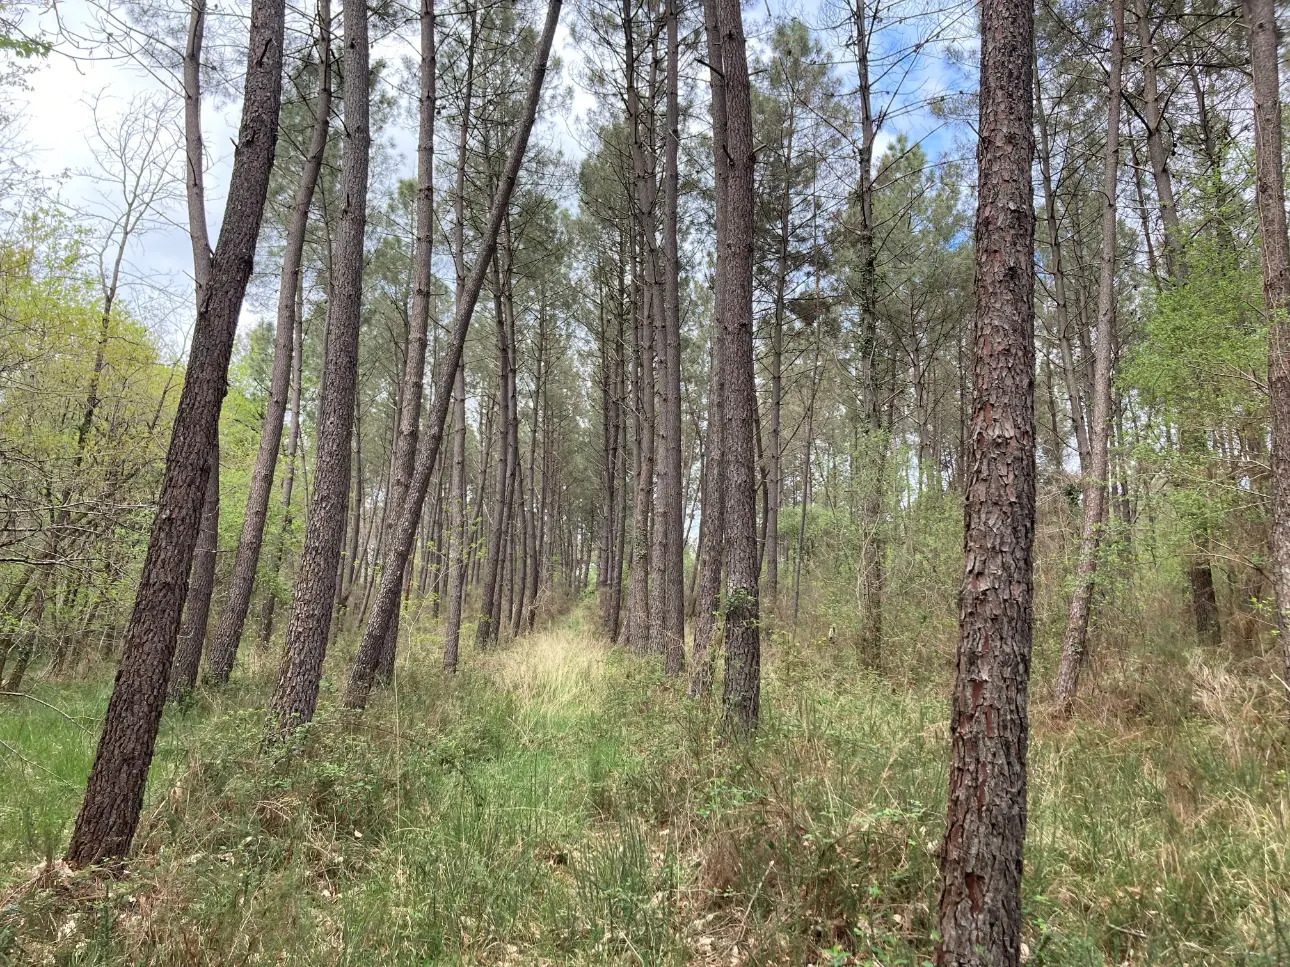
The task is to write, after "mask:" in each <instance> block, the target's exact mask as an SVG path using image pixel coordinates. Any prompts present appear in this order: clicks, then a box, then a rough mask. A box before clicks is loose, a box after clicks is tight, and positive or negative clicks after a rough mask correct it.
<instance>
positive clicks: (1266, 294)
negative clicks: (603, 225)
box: [1241, 0, 1290, 710]
mask: <svg viewBox="0 0 1290 967" xmlns="http://www.w3.org/2000/svg"><path fill="white" fill-rule="evenodd" d="M1241 9H1242V13H1243V15H1244V18H1245V25H1246V28H1247V29H1248V30H1249V44H1250V66H1251V68H1252V70H1253V75H1254V83H1253V88H1254V163H1255V170H1256V180H1255V202H1256V205H1257V207H1258V211H1259V234H1260V235H1261V236H1262V242H1263V245H1262V259H1263V302H1264V306H1265V308H1266V310H1267V313H1268V317H1269V318H1268V389H1269V391H1270V396H1271V398H1272V537H1271V542H1272V548H1271V550H1272V555H1271V556H1272V588H1273V594H1274V595H1275V598H1276V606H1277V627H1278V628H1279V629H1280V631H1281V639H1282V645H1281V647H1282V652H1281V654H1282V662H1283V671H1282V683H1283V687H1285V688H1286V702H1287V709H1288V710H1290V685H1285V683H1287V682H1290V238H1287V233H1286V200H1285V172H1284V168H1283V162H1282V160H1281V151H1282V137H1281V80H1280V77H1279V62H1280V51H1279V48H1278V45H1277V18H1276V4H1275V3H1274V2H1273V0H1243V3H1242V5H1241Z"/></svg>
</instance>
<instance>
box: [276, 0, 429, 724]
mask: <svg viewBox="0 0 1290 967" xmlns="http://www.w3.org/2000/svg"><path fill="white" fill-rule="evenodd" d="M344 29H345V55H344V68H345V143H344V155H343V157H342V160H341V173H340V194H341V198H342V199H343V201H342V205H341V211H340V222H339V226H338V228H337V232H336V245H335V251H334V259H333V268H332V284H331V293H330V296H331V301H330V303H329V305H328V313H327V349H326V353H325V356H324V359H323V387H322V399H321V401H320V403H319V407H318V444H317V453H316V456H315V458H314V492H313V498H312V500H311V501H310V503H309V514H308V517H307V518H306V520H305V543H304V547H303V548H302V549H301V553H300V563H299V566H298V567H297V569H296V581H295V591H294V593H293V597H292V601H291V617H290V619H289V621H288V623H287V640H286V646H285V649H284V652H283V657H282V663H281V665H280V667H279V671H278V681H277V686H276V687H275V689H274V692H273V697H272V698H271V699H270V702H269V711H270V714H271V718H272V724H271V726H270V736H269V738H270V739H271V740H273V741H282V740H285V739H286V738H287V737H289V736H290V734H291V733H292V732H293V731H294V730H295V729H296V728H298V727H299V726H301V725H305V724H307V723H308V722H310V721H311V720H312V719H313V715H314V710H315V708H316V706H317V704H318V685H319V683H320V681H321V680H322V664H323V658H324V657H325V655H326V652H327V639H328V633H329V629H330V625H331V618H332V613H333V607H334V604H335V600H336V590H337V582H338V576H339V568H340V563H341V554H340V552H341V544H342V542H343V540H344V534H345V520H346V509H347V505H348V501H349V474H350V443H351V434H352V432H353V429H354V398H355V395H356V392H355V391H356V384H357V380H358V332H359V326H360V323H361V319H362V315H361V309H362V296H363V233H364V229H365V227H366V225H367V180H368V178H367V176H368V162H369V154H370V149H371V131H370V125H369V107H370V105H369V93H368V62H369V47H368V31H367V6H366V3H364V2H360V0H352V2H351V3H349V4H348V5H346V7H345V9H344ZM354 513H355V515H357V513H358V509H357V508H355V510H354ZM414 529H415V528H414ZM402 576H403V569H402V567H401V566H400V568H399V572H398V574H396V575H395V578H396V579H399V583H400V585H401V584H402V580H401V579H402Z"/></svg>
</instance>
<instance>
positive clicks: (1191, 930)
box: [0, 612, 1290, 967]
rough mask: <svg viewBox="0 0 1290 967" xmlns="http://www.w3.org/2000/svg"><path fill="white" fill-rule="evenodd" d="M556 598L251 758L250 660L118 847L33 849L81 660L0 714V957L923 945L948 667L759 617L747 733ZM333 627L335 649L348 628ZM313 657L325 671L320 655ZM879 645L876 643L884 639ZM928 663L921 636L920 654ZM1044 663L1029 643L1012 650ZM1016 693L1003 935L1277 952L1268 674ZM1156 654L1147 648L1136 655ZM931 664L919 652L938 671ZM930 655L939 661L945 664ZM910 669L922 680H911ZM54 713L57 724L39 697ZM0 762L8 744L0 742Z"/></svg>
mask: <svg viewBox="0 0 1290 967" xmlns="http://www.w3.org/2000/svg"><path fill="white" fill-rule="evenodd" d="M585 621H586V619H585V618H584V617H583V616H581V615H580V614H579V613H576V612H575V615H574V616H573V617H572V618H570V619H568V620H567V621H566V622H564V623H563V624H561V625H560V626H558V627H557V628H555V629H554V630H552V631H550V632H547V633H544V634H540V635H537V636H535V637H534V638H532V639H528V640H523V641H520V642H518V643H516V644H515V645H514V646H513V647H512V648H510V649H507V650H503V651H500V652H498V653H495V654H492V655H489V656H486V657H481V656H471V657H470V660H468V662H467V664H466V670H465V671H464V672H463V674H462V675H460V676H459V677H458V678H457V679H455V680H446V679H445V678H444V676H442V674H440V673H439V672H438V671H437V670H436V669H437V661H436V660H435V654H434V653H435V650H436V649H437V642H436V640H435V638H434V636H433V634H425V635H418V636H417V640H418V641H419V642H421V643H420V644H418V645H417V647H416V648H415V649H414V653H413V654H411V655H407V656H404V658H403V665H402V667H401V669H400V677H399V686H398V690H397V692H395V691H391V692H388V693H385V694H381V695H380V696H379V697H378V698H377V699H376V702H375V705H374V707H373V708H372V709H370V710H369V712H368V714H367V715H365V716H364V717H363V718H362V719H357V720H356V719H354V718H352V717H349V716H346V715H343V714H341V713H340V712H339V711H338V710H337V709H336V707H335V706H336V702H335V700H334V698H335V696H334V695H332V694H325V695H324V697H323V701H322V703H321V708H322V714H321V715H320V717H319V719H318V721H317V722H316V723H315V724H314V725H313V726H311V727H310V729H309V730H308V733H307V735H306V737H305V738H304V740H303V743H302V746H301V748H300V749H298V750H297V752H296V753H295V754H293V755H291V756H289V757H287V758H284V759H282V760H279V761H272V760H269V759H266V758H264V757H262V756H261V755H260V753H259V751H258V739H259V734H260V727H261V725H262V718H261V711H260V710H261V709H262V707H263V702H264V698H265V690H266V689H267V687H268V684H269V676H268V672H267V668H258V670H257V666H256V665H255V664H254V663H252V669H253V670H252V672H251V673H250V674H248V675H247V676H246V678H245V679H244V680H243V681H241V682H240V683H237V684H235V687H233V688H232V689H230V690H229V691H228V692H226V693H224V694H220V695H216V696H212V695H210V694H207V693H199V695H198V696H197V698H196V699H195V700H194V701H193V702H191V703H190V704H189V705H188V706H187V707H185V708H183V709H177V710H170V711H168V712H167V718H166V722H165V725H164V728H163V732H162V736H161V740H160V742H159V745H158V756H157V761H156V763H155V764H154V767H153V773H152V778H151V782H150V786H149V793H148V798H147V803H146V805H145V809H144V818H143V821H142V823H141V826H140V834H139V837H138V840H137V848H138V851H139V855H138V856H137V857H136V859H135V860H134V861H133V862H132V864H131V869H130V873H129V875H128V876H126V877H124V878H120V879H116V880H109V879H106V878H104V877H102V876H96V875H92V874H86V873H78V874H67V873H66V872H65V871H60V870H58V869H57V868H56V869H54V870H53V871H46V872H45V873H43V874H42V875H39V876H37V875H36V874H37V867H38V866H39V865H40V864H41V863H42V862H43V861H44V860H46V859H47V858H48V857H50V856H54V857H56V856H57V855H58V853H59V851H60V850H61V848H62V847H63V845H64V844H65V842H66V837H67V835H68V833H69V831H70V824H71V821H72V819H73V818H74V815H75V810H76V808H77V806H78V805H79V795H80V791H81V789H82V788H83V783H84V777H85V774H86V772H87V771H88V767H89V763H90V760H91V757H92V754H93V747H94V741H95V738H96V735H95V728H96V726H97V721H98V718H99V716H100V715H101V714H102V710H103V708H104V706H105V704H106V699H107V694H108V688H109V687H110V683H109V680H108V679H107V678H106V676H105V677H103V678H100V679H95V680H92V681H88V682H82V683H71V684H66V685H62V686H59V687H38V688H37V689H36V691H35V693H34V694H35V695H36V696H37V697H39V698H41V699H43V700H44V701H47V702H48V703H49V704H50V705H53V706H56V707H57V708H58V709H59V710H61V712H60V711H55V710H53V709H51V708H48V707H46V706H43V705H40V704H38V703H36V702H33V701H29V700H17V701H14V702H11V703H10V704H8V705H6V706H4V707H3V708H2V709H0V740H3V742H4V743H5V746H4V747H3V748H0V830H3V832H2V833H0V863H2V864H3V871H4V874H5V879H6V882H7V884H8V885H7V886H6V887H3V888H0V890H2V891H3V893H4V899H3V905H4V906H3V910H2V911H0V958H8V960H9V961H10V962H14V963H24V964H25V963H58V964H101V965H118V964H119V965H124V964H195V963H219V964H277V963H288V964H306V965H307V964H319V965H322V964H327V965H336V964H346V965H363V964H409V965H412V964H436V965H437V964H445V965H451V964H498V965H500V964H514V965H521V964H525V965H528V964H571V965H601V964H644V965H661V967H665V965H681V964H714V965H715V964H731V963H747V964H786V965H787V964H792V965H797V964H808V963H815V964H821V965H823V964H832V965H844V964H882V965H892V967H894V965H899V964H905V965H911V967H918V965H921V964H922V963H923V961H924V960H925V959H926V958H928V957H929V956H930V953H931V948H932V945H933V940H932V935H933V928H934V911H935V905H936V898H937V851H938V849H939V846H940V837H941V830H942V823H943V818H942V817H943V810H944V799H945V784H946V766H945V763H946V759H947V751H948V732H947V728H946V725H945V721H946V718H947V715H946V707H945V703H944V700H943V692H944V686H945V684H946V680H945V678H946V676H941V675H939V674H938V671H937V668H936V667H933V668H931V669H929V675H934V676H935V677H937V678H938V680H937V681H935V682H932V683H929V684H927V685H925V686H923V687H922V688H918V689H915V690H912V691H911V690H909V689H908V687H907V685H906V682H905V679H906V677H907V675H908V670H907V669H903V670H902V671H901V672H900V673H899V674H893V673H891V672H885V673H883V674H879V673H877V672H875V671H873V670H869V669H865V668H863V667H862V666H861V665H860V663H859V662H858V660H857V659H856V657H855V655H854V654H853V653H851V652H850V651H849V650H845V649H835V650H834V651H833V652H832V653H831V652H830V651H829V646H828V645H827V644H826V643H825V642H823V641H820V642H817V643H812V644H805V645H801V646H797V647H794V646H791V645H789V644H788V643H787V641H786V640H785V638H784V637H783V636H777V637H776V639H775V642H774V644H773V645H772V647H771V649H770V655H769V658H768V661H767V666H766V669H767V670H766V688H765V697H764V704H763V708H764V716H765V720H764V727H763V728H762V730H761V731H760V733H759V735H758V736H757V737H756V739H755V740H753V741H752V742H750V743H747V744H745V745H737V746H729V745H727V744H725V743H724V742H722V741H721V737H720V730H719V728H718V721H717V710H716V709H714V708H712V707H710V706H707V705H704V704H702V703H694V702H690V701H688V700H687V699H686V698H685V697H684V690H683V688H680V687H674V686H669V685H664V684H660V682H659V678H658V672H657V669H656V668H654V667H653V666H652V665H650V664H648V663H643V662H638V661H635V660H631V659H629V658H627V657H625V656H623V655H621V654H618V653H615V652H610V651H608V650H606V649H604V647H603V646H602V645H601V644H599V643H598V642H597V641H596V640H595V639H594V637H592V635H591V634H590V633H589V632H588V631H587V629H586V627H585ZM342 651H343V649H342ZM344 657H345V656H344V654H338V655H336V656H334V659H333V663H332V664H330V665H329V671H330V673H331V674H332V675H334V676H337V677H339V675H341V674H343V670H344ZM894 657H895V656H888V658H887V664H888V666H890V665H892V664H893V661H894ZM941 657H942V659H944V656H941ZM1050 657H1051V656H1048V655H1046V654H1039V655H1037V664H1039V665H1041V666H1042V663H1043V662H1044V661H1046V660H1048V658H1050ZM1142 660H1143V661H1159V662H1168V663H1171V664H1168V665H1167V667H1168V668H1172V669H1173V670H1174V673H1173V674H1164V673H1163V672H1162V671H1161V669H1160V668H1157V667H1156V666H1152V668H1151V669H1150V673H1151V680H1152V682H1153V683H1154V684H1153V686H1152V689H1154V690H1150V689H1149V690H1146V691H1144V690H1143V686H1142V684H1141V682H1142V680H1143V678H1144V676H1145V675H1146V670H1144V669H1143V668H1142V667H1138V666H1135V665H1134V664H1133V662H1132V661H1127V662H1124V663H1121V664H1120V665H1116V666H1114V667H1107V668H1103V669H1101V670H1100V673H1099V675H1097V676H1094V678H1093V679H1092V680H1093V681H1094V682H1095V683H1096V684H1095V685H1094V686H1093V689H1094V690H1095V692H1096V701H1095V702H1092V701H1091V702H1090V705H1089V707H1087V708H1086V709H1085V711H1084V714H1083V715H1082V717H1081V718H1080V719H1079V720H1077V722H1076V723H1075V724H1073V725H1070V726H1059V725H1057V724H1055V723H1050V722H1049V721H1048V720H1047V718H1046V716H1045V713H1044V712H1043V710H1042V708H1041V707H1039V706H1036V710H1035V715H1034V719H1035V730H1034V739H1033V742H1032V746H1031V760H1030V761H1031V801H1030V837H1029V842H1028V846H1027V857H1026V863H1027V866H1026V880H1025V887H1024V911H1025V939H1026V945H1027V950H1028V957H1029V962H1030V963H1033V964H1052V965H1101V964H1107V965H1110V964H1126V963H1132V964H1135V965H1136V964H1162V965H1163V964H1179V965H1192V964H1206V965H1208V964H1214V965H1218V964H1250V965H1254V964H1258V965H1271V964H1290V926H1287V925H1286V923H1285V922H1284V921H1285V920H1286V919H1287V918H1288V917H1290V900H1287V890H1288V888H1290V861H1288V858H1287V848H1288V847H1290V832H1288V831H1287V818H1290V796H1288V793H1287V783H1286V754H1285V746H1284V743H1283V740H1282V737H1281V730H1282V729H1283V728H1284V725H1283V723H1282V722H1281V721H1280V716H1279V709H1278V708H1277V707H1276V702H1275V701H1274V698H1275V695H1274V693H1273V692H1272V691H1271V689H1270V688H1269V687H1267V686H1265V685H1262V684H1260V682H1259V680H1258V679H1257V678H1256V677H1254V676H1252V675H1249V674H1246V673H1245V672H1244V671H1243V670H1242V669H1240V668H1236V667H1235V666H1233V665H1230V664H1229V663H1226V662H1225V661H1223V660H1221V659H1220V658H1218V657H1217V656H1214V655H1212V654H1211V655H1208V656H1204V657H1201V656H1198V655H1195V654H1192V653H1191V652H1187V651H1185V650H1184V651H1180V652H1179V653H1178V654H1176V655H1165V656H1163V657H1162V656H1156V657H1154V658H1153V657H1150V656H1145V657H1143V658H1142ZM1162 667H1165V666H1162ZM939 668H940V669H941V670H943V669H944V665H943V664H942V665H940V666H939ZM946 674H947V673H946ZM923 677H924V678H927V677H928V675H924V676H923ZM62 713H66V716H70V718H68V717H66V716H64V714H62ZM19 757H21V758H19Z"/></svg>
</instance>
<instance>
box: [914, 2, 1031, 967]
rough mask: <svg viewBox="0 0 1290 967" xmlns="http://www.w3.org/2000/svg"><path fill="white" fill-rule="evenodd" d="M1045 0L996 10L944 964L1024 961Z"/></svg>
mask: <svg viewBox="0 0 1290 967" xmlns="http://www.w3.org/2000/svg"><path fill="white" fill-rule="evenodd" d="M1033 44H1034V8H1033V5H1032V4H1031V3H1030V0H984V3H983V4H982V7H981V86H980V123H979V125H978V132H979V142H978V145H977V170H978V175H977V214H976V229H975V239H976V285H975V288H976V317H975V320H974V322H973V328H972V347H973V352H972V357H971V358H972V413H971V417H970V425H969V431H968V452H967V466H966V475H965V483H966V495H965V498H964V504H965V506H964V539H963V546H964V573H963V585H962V591H961V593H960V598H959V644H958V655H957V673H956V676H955V683H954V692H953V696H952V699H951V715H950V731H951V752H950V786H949V809H948V817H947V822H946V830H945V842H944V847H943V851H942V854H941V880H942V885H941V898H940V907H939V923H940V933H941V940H940V942H939V943H938V944H937V946H936V963H937V965H938V967H948V965H973V967H977V965H979V967H1015V965H1017V964H1019V963H1020V960H1021V862H1022V847H1023V844H1024V842H1025V836H1026V744H1027V740H1028V731H1029V727H1028V723H1027V718H1026V715H1027V712H1026V696H1027V689H1028V685H1029V678H1030V649H1031V641H1032V637H1031V636H1032V628H1033V617H1034V615H1033V605H1032V594H1033V573H1032V561H1031V548H1032V545H1033V541H1034V531H1035V440H1034V423H1035V400H1034V369H1035V349H1034V256H1035V215H1034V199H1033V192H1032V187H1031V170H1030V168H1031V162H1032V159H1033V156H1034V128H1033V120H1034V119H1033V103H1034V100H1033V99H1034V86H1033V85H1034V81H1033V77H1032V73H1031V72H1032V70H1033V60H1032V56H1031V51H1032V49H1033Z"/></svg>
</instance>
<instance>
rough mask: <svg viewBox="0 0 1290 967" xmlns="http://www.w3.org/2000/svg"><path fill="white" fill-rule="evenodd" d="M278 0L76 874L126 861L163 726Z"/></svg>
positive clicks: (256, 44)
mask: <svg viewBox="0 0 1290 967" xmlns="http://www.w3.org/2000/svg"><path fill="white" fill-rule="evenodd" d="M284 14H285V6H284V4H283V2H282V0H254V2H253V4H252V8H251V31H250V44H249V49H250V51H251V55H250V58H249V62H248V69H247V75H246V84H245V89H244V97H243V104H242V121H241V129H240V131H239V136H238V146H237V150H236V152H235V153H234V157H233V171H232V175H231V177H230V180H229V191H228V200H227V202H226V205H225V211H224V219H223V223H222V225H221V228H220V237H219V243H218V245H217V246H216V249H215V254H214V258H213V259H212V262H211V275H210V284H209V285H208V286H206V287H205V288H204V291H203V294H202V299H201V302H200V304H199V307H198V312H197V322H196V325H195V326H194V328H193V343H192V348H191V350H190V353H189V366H188V371H187V373H186V374H185V379H184V388H183V391H182V393H181V394H180V398H179V407H178V410H177V411H176V413H175V419H174V423H173V426H172V429H171V437H170V447H169V450H168V451H167V454H166V469H165V471H164V473H163V475H162V482H161V492H160V495H159V497H158V500H157V514H156V517H155V518H154V520H153V525H152V532H151V534H150V536H149V539H148V551H147V554H146V555H145V557H144V562H143V569H142V571H141V573H140V576H139V590H138V592H137V594H136V596H135V603H134V609H133V611H132V613H131V616H130V624H129V627H128V628H127V630H126V634H125V645H124V651H123V654H122V657H121V665H120V668H119V669H118V671H117V677H116V683H115V686H114V687H113V690H112V698H111V699H110V701H109V702H108V710H107V716H106V718H105V720H104V723H103V732H102V735H101V736H100V738H99V745H98V751H97V753H96V755H95V759H94V766H93V768H92V769H91V770H90V776H89V783H88V785H87V788H86V791H85V800H84V802H83V803H82V804H81V810H80V813H79V814H78V815H77V817H76V827H75V829H74V830H73V832H72V839H71V843H70V844H69V845H68V847H67V861H68V863H70V864H71V865H72V866H85V865H87V864H90V863H95V862H98V861H100V860H103V859H106V858H107V857H111V856H124V855H125V854H126V853H127V852H129V849H130V844H131V841H132V840H133V839H134V832H135V828H136V826H137V825H138V822H139V810H140V808H141V807H142V805H143V793H144V787H145V785H146V783H147V778H148V767H149V765H150V764H151V762H152V754H153V749H154V748H155V746H156V741H157V727H158V725H159V724H160V722H161V713H162V708H163V706H164V702H165V694H166V684H167V679H168V677H169V674H170V665H171V661H172V660H173V657H174V651H175V636H176V634H177V632H178V630H179V621H180V617H181V612H182V610H183V605H184V597H185V593H186V591H187V583H188V582H187V574H188V569H189V566H190V565H191V564H192V558H193V552H194V549H195V546H196V543H197V533H198V531H199V529H200V527H201V509H202V505H203V502H204V496H205V492H206V484H207V478H208V476H209V473H210V457H211V452H212V448H213V447H214V445H215V442H216V439H217V435H218V432H219V411H220V405H221V403H222V402H223V399H224V392H225V389H226V378H227V374H228V364H229V358H230V356H231V354H232V350H233V337H234V334H235V333H236V330H237V320H238V316H239V314H240V312H241V308H242V297H243V295H244V294H245V292H246V284H247V280H248V279H249V278H250V275H251V267H252V261H253V259H254V257H255V242H256V237H257V236H258V235H259V230H260V218H261V216H262V215H263V212H264V201H265V197H266V195H267V193H268V188H269V172H270V170H271V169H272V167H273V154H274V149H275V147H276V145H277V135H278V108H279V105H280V102H281V96H282V35H283V21H284Z"/></svg>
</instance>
